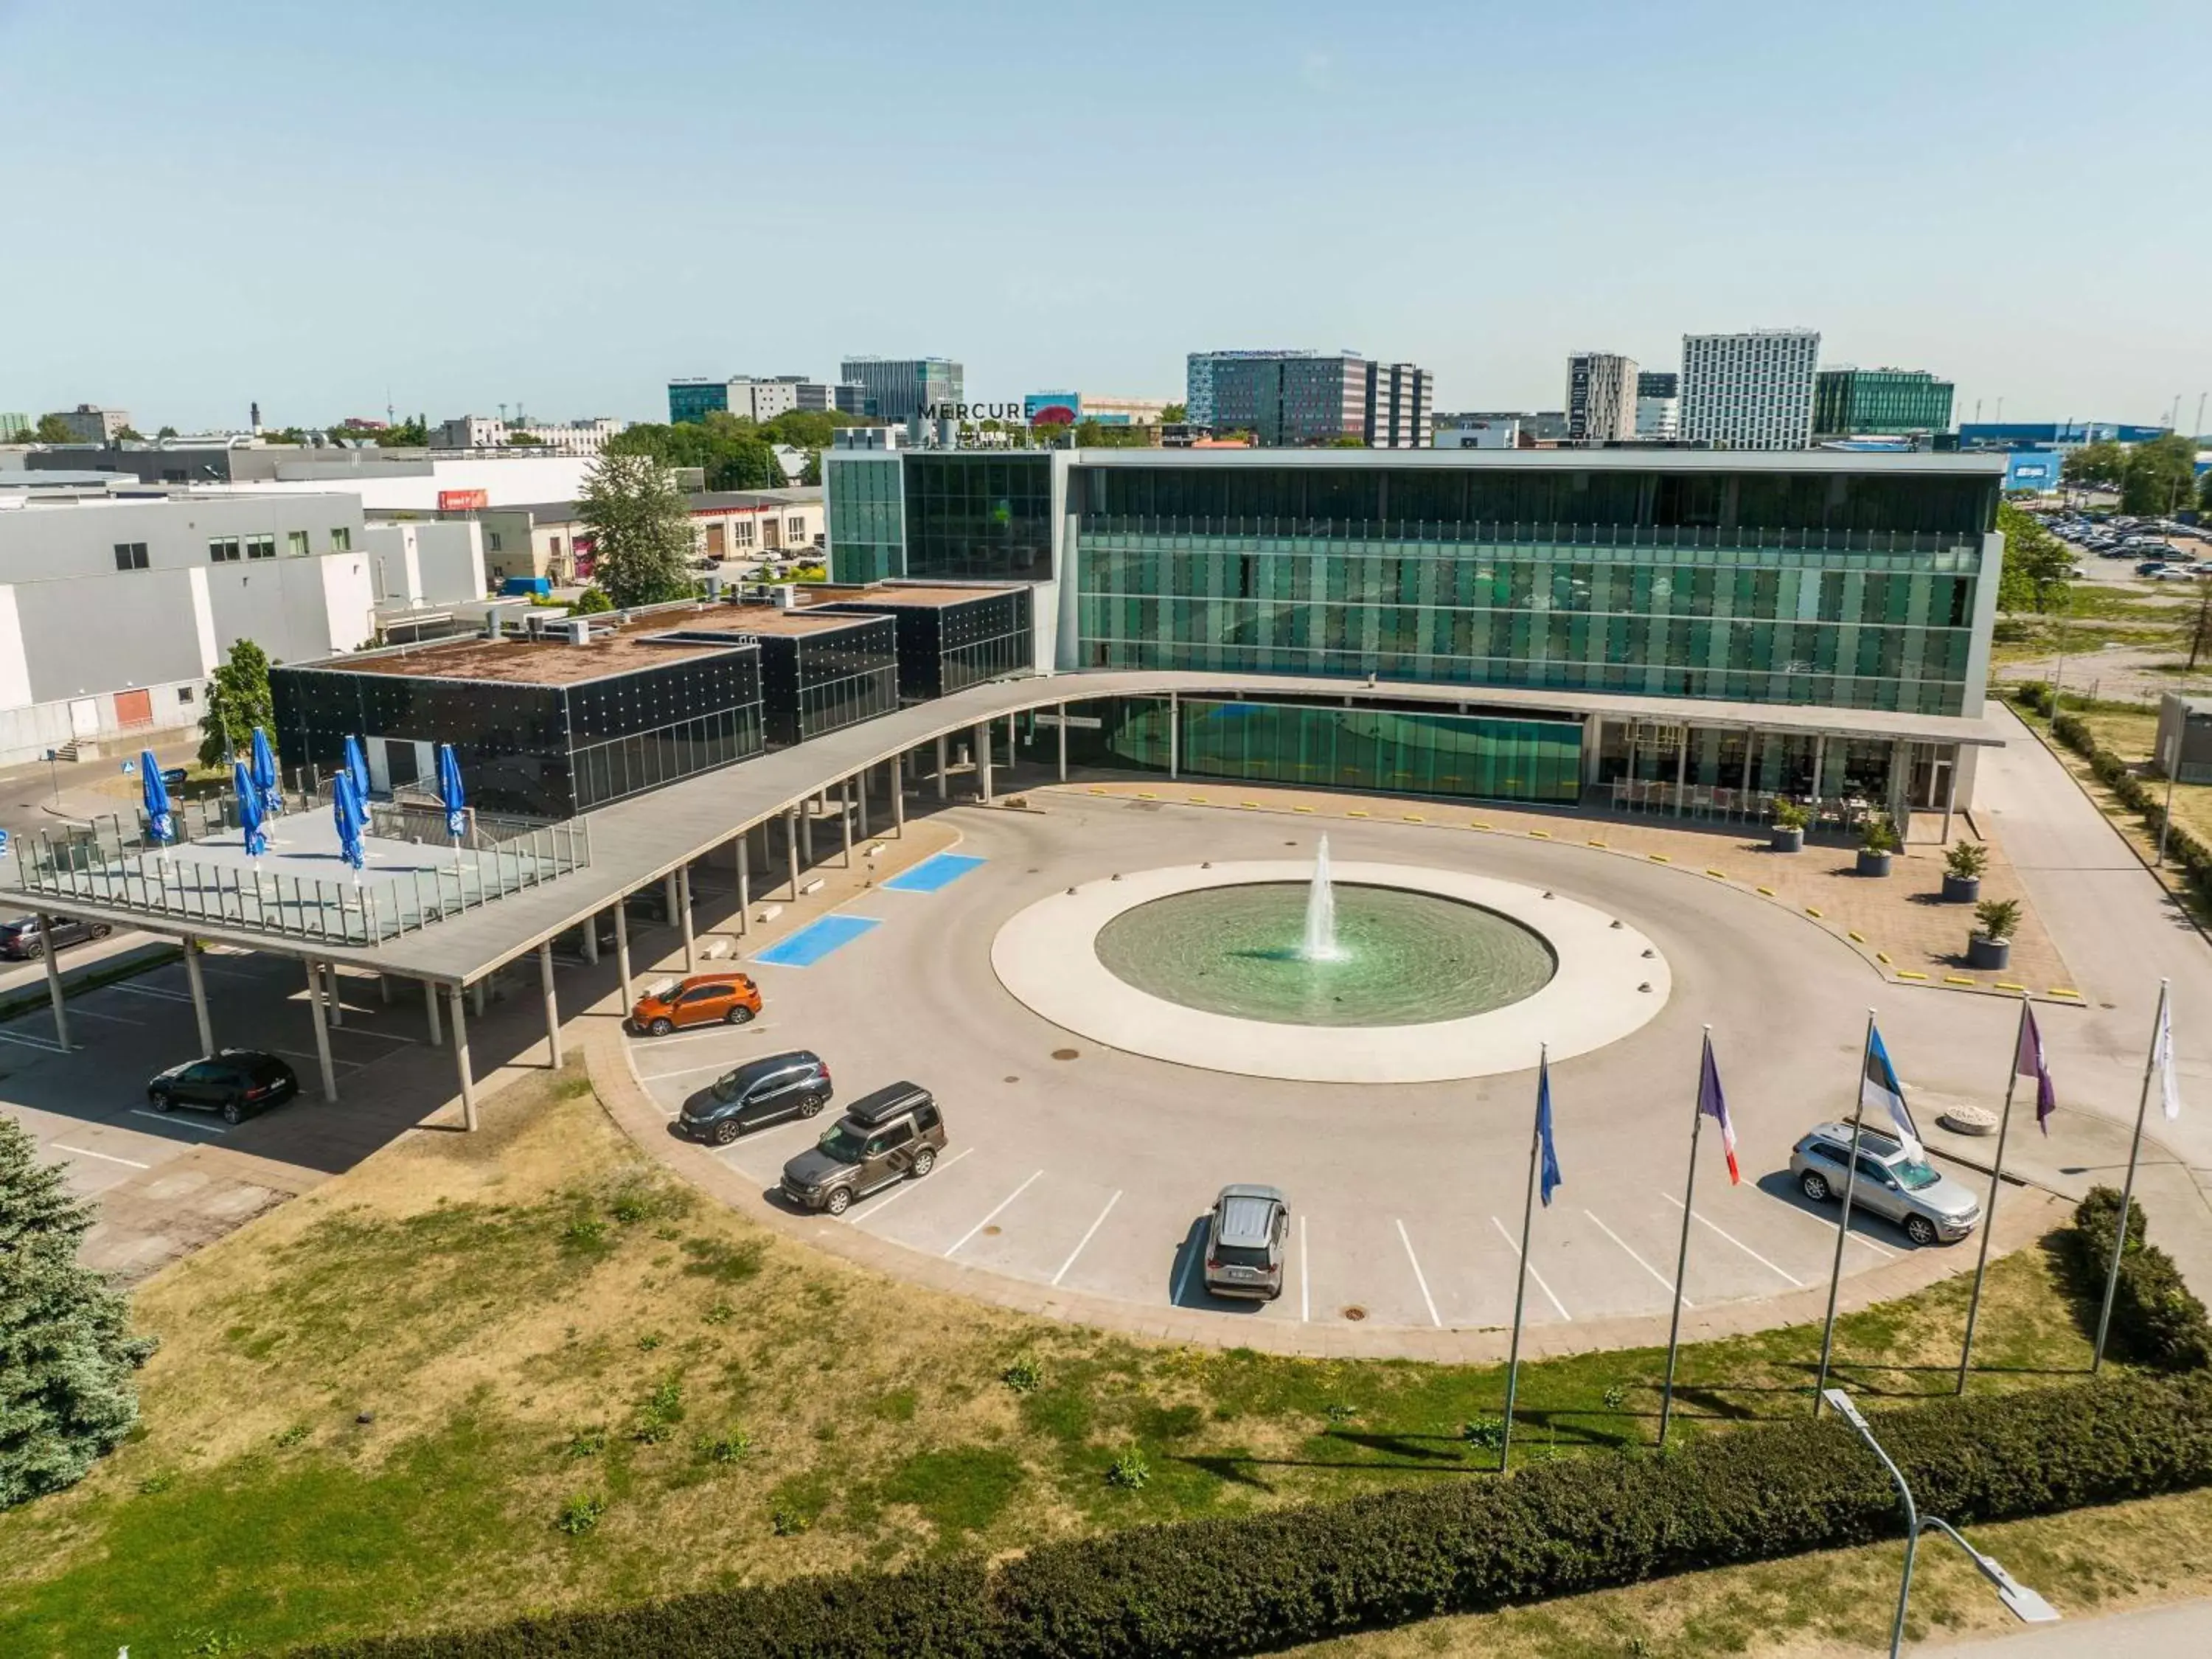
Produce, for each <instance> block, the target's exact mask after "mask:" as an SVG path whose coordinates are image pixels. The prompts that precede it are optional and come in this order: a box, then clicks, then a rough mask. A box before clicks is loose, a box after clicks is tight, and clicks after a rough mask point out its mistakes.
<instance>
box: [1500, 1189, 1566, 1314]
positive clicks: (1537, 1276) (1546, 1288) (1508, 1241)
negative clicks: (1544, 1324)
mask: <svg viewBox="0 0 2212 1659" xmlns="http://www.w3.org/2000/svg"><path fill="white" fill-rule="evenodd" d="M1490 1225H1492V1226H1493V1227H1495V1228H1497V1229H1498V1237H1500V1238H1502V1239H1504V1241H1505V1248H1506V1249H1509V1250H1510V1251H1512V1252H1513V1259H1514V1260H1515V1261H1519V1260H1520V1259H1521V1247H1520V1245H1518V1244H1517V1243H1515V1242H1514V1239H1513V1235H1512V1234H1511V1233H1509V1232H1507V1231H1505V1224H1504V1222H1502V1221H1500V1220H1499V1219H1498V1218H1497V1217H1496V1216H1492V1217H1491V1218H1490ZM1528 1277H1529V1278H1531V1279H1534V1280H1535V1281H1536V1288H1537V1289H1538V1290H1540V1291H1543V1293H1544V1294H1545V1295H1546V1296H1547V1297H1550V1298H1551V1303H1552V1305H1553V1307H1554V1308H1557V1309H1558V1310H1559V1317H1560V1318H1562V1319H1564V1320H1565V1321H1566V1322H1568V1323H1569V1324H1570V1325H1571V1324H1573V1323H1574V1322H1575V1316H1573V1315H1572V1314H1571V1313H1569V1312H1568V1311H1567V1305H1566V1304H1565V1303H1564V1302H1562V1301H1560V1300H1559V1297H1556V1296H1553V1295H1552V1287H1551V1286H1550V1285H1547V1284H1546V1283H1545V1282H1544V1275H1543V1274H1541V1273H1538V1272H1537V1271H1536V1269H1535V1267H1534V1264H1533V1263H1531V1264H1530V1266H1529V1268H1528Z"/></svg>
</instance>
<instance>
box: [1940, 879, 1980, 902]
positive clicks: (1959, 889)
mask: <svg viewBox="0 0 2212 1659" xmlns="http://www.w3.org/2000/svg"><path fill="white" fill-rule="evenodd" d="M1981 896H1982V878H1980V877H1979V876H1952V875H1947V876H1945V877H1944V878H1943V902H1944V903H1946V904H1972V903H1973V902H1975V901H1976V900H1978V899H1979V898H1980V897H1981Z"/></svg>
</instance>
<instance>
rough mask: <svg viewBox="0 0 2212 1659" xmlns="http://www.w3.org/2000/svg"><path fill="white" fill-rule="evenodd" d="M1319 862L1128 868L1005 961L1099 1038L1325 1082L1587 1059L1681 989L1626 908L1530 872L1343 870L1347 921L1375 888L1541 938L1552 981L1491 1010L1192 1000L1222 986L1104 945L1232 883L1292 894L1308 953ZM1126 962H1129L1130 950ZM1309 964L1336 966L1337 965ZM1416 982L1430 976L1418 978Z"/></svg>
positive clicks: (1047, 905)
mask: <svg viewBox="0 0 2212 1659" xmlns="http://www.w3.org/2000/svg"><path fill="white" fill-rule="evenodd" d="M1312 872H1313V866H1311V865H1310V864H1309V863H1304V862H1292V861H1290V860H1253V861H1250V862H1247V863H1231V864H1216V865H1214V866H1212V868H1210V869H1202V868H1200V866H1195V865H1185V866H1172V867H1169V868H1164V869H1156V870H1146V871H1137V872H1123V873H1122V874H1121V876H1120V877H1119V878H1114V879H1107V880H1100V881H1095V882H1091V883H1087V884H1084V885H1082V886H1079V887H1078V888H1076V889H1075V890H1073V891H1072V892H1064V893H1054V895H1052V896H1050V897H1048V898H1043V899H1040V900H1038V901H1037V902H1036V903H1034V904H1031V905H1030V906H1029V907H1028V908H1026V909H1024V910H1022V911H1020V912H1018V913H1017V914H1016V915H1014V916H1013V917H1012V918H1011V919H1010V920H1009V921H1007V922H1006V925H1005V926H1004V927H1001V928H1000V930H999V933H998V935H997V937H996V939H994V941H993V943H992V949H991V963H992V967H993V969H994V971H995V972H996V973H997V975H998V977H999V981H1000V984H1002V985H1003V986H1005V987H1006V990H1007V991H1008V992H1009V993H1010V994H1012V996H1014V997H1015V999H1016V1000H1018V1001H1020V1002H1022V1003H1023V1004H1024V1005H1025V1006H1028V1007H1029V1008H1030V1010H1031V1011H1032V1012H1036V1014H1038V1015H1040V1016H1041V1017H1042V1018H1045V1019H1047V1020H1048V1021H1050V1022H1051V1023H1052V1024H1055V1025H1057V1026H1060V1027H1061V1028H1063V1029H1065V1030H1069V1031H1073V1032H1075V1033H1077V1034H1079V1035H1080V1036H1086V1037H1089V1038H1090V1039H1091V1041H1093V1042H1100V1043H1103V1044H1105V1045H1107V1046H1109V1047H1110V1048H1120V1049H1123V1050H1125V1051H1127V1052H1129V1053H1132V1054H1148V1055H1151V1056H1152V1057H1154V1058H1156V1059H1159V1060H1169V1061H1171V1062H1173V1063H1176V1064H1178V1065H1183V1066H1199V1067H1203V1068H1205V1069H1207V1070H1211V1071H1220V1072H1232V1073H1242V1074H1244V1075H1247V1076H1253V1077H1273V1078H1283V1079H1299V1080H1303V1081H1310V1082H1323V1083H1429V1082H1441V1081H1445V1080H1448V1079H1456V1078H1471V1077H1488V1076H1494V1075H1498V1074H1500V1073H1509V1072H1518V1071H1526V1070H1530V1069H1533V1068H1534V1066H1535V1063H1536V1055H1537V1048H1538V1045H1539V1044H1540V1043H1545V1042H1548V1043H1549V1044H1550V1045H1551V1049H1552V1057H1553V1059H1554V1060H1565V1059H1567V1058H1570V1057H1571V1056H1572V1055H1575V1054H1584V1053H1587V1052H1589V1050H1591V1049H1593V1048H1601V1047H1603V1046H1604V1045H1605V1044H1607V1043H1609V1042H1617V1041H1619V1040H1620V1038H1622V1037H1625V1036H1628V1035H1629V1034H1630V1033H1631V1032H1632V1031H1634V1030H1638V1029H1639V1028H1640V1027H1642V1026H1643V1025H1644V1024H1646V1023H1647V1022H1648V1021H1650V1019H1651V1018H1653V1017H1654V1016H1656V1014H1657V1013H1658V1012H1659V1011H1660V1009H1661V1008H1662V1007H1663V1006H1665V1005H1666V1001H1667V998H1668V994H1669V991H1670V989H1671V987H1672V980H1671V976H1670V975H1669V973H1668V967H1667V962H1666V958H1665V957H1663V956H1662V955H1661V954H1660V953H1659V952H1658V951H1657V949H1656V946H1655V945H1653V943H1652V941H1651V940H1650V939H1649V938H1647V937H1646V936H1645V935H1644V934H1643V933H1640V932H1638V930H1637V929H1636V928H1634V927H1628V926H1618V927H1617V926H1615V925H1614V918H1613V916H1612V915H1608V914H1607V913H1606V912H1603V911H1601V910H1598V909H1596V908H1595V907H1592V906H1590V905H1586V904H1583V903H1581V902H1578V901H1577V900H1575V899H1572V898H1570V897H1567V896H1565V895H1564V894H1561V895H1559V896H1555V897H1550V898H1547V897H1546V896H1544V894H1543V893H1542V892H1541V891H1540V890H1537V889H1535V888H1532V887H1526V886H1523V885H1522V884H1519V883H1517V882H1509V881H1502V880H1499V879H1498V878H1493V877H1489V876H1482V875H1476V874H1473V873H1471V872H1464V871H1456V870H1439V869H1430V868H1424V867H1420V866H1411V865H1397V864H1368V863H1346V864H1340V865H1338V866H1336V867H1335V870H1334V878H1335V886H1336V895H1337V898H1338V900H1339V902H1340V907H1341V908H1340V928H1341V927H1343V926H1344V913H1345V912H1346V911H1348V910H1349V908H1350V902H1349V900H1348V899H1347V892H1348V891H1358V892H1359V893H1361V894H1362V895H1363V897H1364V892H1365V890H1383V892H1384V893H1385V894H1386V895H1389V896H1390V899H1391V901H1392V902H1396V899H1397V897H1398V896H1407V895H1410V896H1414V897H1416V898H1419V897H1426V898H1428V899H1433V900H1437V901H1441V902H1443V905H1444V906H1446V907H1447V909H1448V911H1449V913H1451V914H1452V915H1455V917H1456V916H1458V915H1463V914H1464V913H1465V912H1466V911H1468V910H1473V911H1477V912H1482V913H1486V914H1487V915H1488V917H1489V918H1491V920H1492V921H1494V922H1498V923H1502V924H1504V925H1505V926H1507V927H1512V928H1514V929H1516V937H1518V936H1519V935H1521V934H1526V935H1533V936H1534V941H1536V942H1537V943H1538V948H1539V949H1540V950H1541V951H1542V952H1543V953H1544V955H1545V956H1546V957H1548V959H1549V962H1550V963H1551V967H1552V971H1551V973H1550V975H1549V976H1548V977H1547V978H1545V979H1543V980H1542V981H1541V983H1540V984H1539V985H1538V986H1537V987H1536V988H1534V989H1533V990H1529V991H1528V992H1527V993H1526V994H1520V995H1517V996H1516V997H1514V998H1513V999H1512V1000H1508V1001H1505V1002H1504V1004H1503V1005H1502V1006H1490V1007H1487V1008H1483V1009H1480V1010H1479V1011H1476V1012H1455V1011H1454V1010H1451V1009H1449V1008H1447V1009H1443V1010H1442V1011H1441V1014H1442V1017H1437V1014H1438V1012H1439V1011H1437V1010H1430V1009H1424V1010H1416V1011H1415V1017H1410V1018H1409V1017H1407V1016H1406V1015H1404V1014H1403V1013H1401V1014H1397V1015H1390V1016H1388V1017H1387V1019H1388V1023H1382V1024H1326V1023H1320V1022H1318V1021H1309V1020H1306V1019H1304V1018H1299V1017H1298V1016H1299V1013H1300V1011H1299V1010H1297V1009H1295V1008H1286V1007H1281V1006H1276V1007H1274V1008H1273V1009H1272V1010H1270V1011H1269V1012H1273V1014H1275V1015H1277V1016H1279V1017H1274V1018H1250V1017H1248V1015H1247V1014H1244V1013H1240V1012H1222V1011H1220V1010H1219V1009H1218V1008H1214V1007H1207V1006H1193V1003H1192V1002H1189V1001H1184V1000H1176V999H1177V997H1180V996H1182V995H1186V994H1189V995H1193V996H1194V1000H1195V1001H1196V1002H1199V1003H1203V1002H1205V1001H1206V1000H1208V998H1207V995H1206V994H1193V993H1189V992H1188V990H1187V989H1186V988H1185V987H1182V986H1181V985H1178V984H1176V983H1175V982H1173V981H1169V982H1161V981H1150V982H1148V984H1146V985H1139V984H1133V983H1131V982H1130V981H1129V980H1128V979H1127V978H1124V977H1123V976H1122V975H1121V974H1120V973H1117V972H1116V971H1115V969H1114V968H1112V967H1110V966H1109V963H1108V961H1107V959H1106V956H1105V955H1103V954H1102V947H1103V951H1104V952H1106V953H1109V954H1111V953H1114V952H1115V943H1114V941H1113V940H1111V939H1106V938H1104V937H1103V936H1104V935H1105V933H1106V930H1107V929H1108V928H1109V926H1110V925H1111V924H1113V923H1115V921H1116V920H1117V918H1121V917H1123V916H1126V915H1130V913H1132V912H1135V911H1138V910H1139V909H1140V908H1143V907H1146V906H1148V905H1152V904H1154V903H1156V902H1159V901H1162V900H1166V899H1170V898H1176V897H1177V896H1182V895H1188V894H1198V893H1206V894H1208V895H1209V896H1210V895H1211V894H1212V893H1213V892H1215V891H1217V890H1227V891H1229V897H1230V899H1231V900H1232V901H1237V902H1241V900H1242V899H1243V895H1237V894H1236V893H1234V892H1233V890H1236V889H1240V888H1244V889H1249V888H1252V887H1255V886H1270V885H1273V886H1277V887H1279V888H1287V889H1289V890H1290V896H1289V898H1288V902H1287V908H1286V910H1285V914H1286V915H1288V916H1289V917H1290V919H1291V933H1290V936H1289V939H1287V940H1286V941H1285V943H1286V944H1287V945H1289V946H1291V948H1292V949H1293V951H1295V947H1296V945H1297V942H1298V933H1297V920H1296V915H1297V896H1298V895H1302V894H1303V893H1304V890H1305V889H1306V886H1307V884H1308V882H1309V880H1310V877H1311V875H1312ZM1340 937H1345V938H1346V939H1349V933H1340ZM1216 943H1217V944H1218V941H1216ZM1257 948H1261V949H1272V948H1273V947H1272V946H1268V945H1261V946H1259V947H1257ZM1647 951H1649V952H1650V955H1649V956H1647V955H1646V954H1645V953H1646V952H1647ZM1120 959H1121V961H1122V963H1123V965H1124V966H1125V967H1126V966H1127V965H1128V960H1129V959H1128V957H1127V955H1126V954H1123V955H1121V957H1120ZM1352 960H1353V961H1354V962H1355V963H1356V962H1357V956H1356V946H1355V956H1354V957H1353V959H1352ZM1299 965H1300V966H1302V967H1304V968H1306V969H1310V970H1315V969H1317V970H1318V971H1320V972H1322V973H1326V972H1328V971H1329V970H1330V969H1333V968H1334V967H1335V966H1336V964H1316V963H1302V964H1299ZM1415 966H1416V967H1418V963H1416V964H1415ZM1207 977H1210V975H1207ZM1408 982H1409V983H1411V984H1413V985H1414V986H1417V987H1419V986H1420V985H1421V984H1422V983H1423V981H1421V980H1420V979H1419V975H1415V976H1414V977H1413V979H1412V980H1411V981H1408ZM1170 991H1172V992H1174V993H1175V994H1174V995H1170V994H1163V993H1165V992H1170Z"/></svg>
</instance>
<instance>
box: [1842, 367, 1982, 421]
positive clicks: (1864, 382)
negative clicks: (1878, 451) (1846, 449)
mask: <svg viewBox="0 0 2212 1659" xmlns="http://www.w3.org/2000/svg"><path fill="white" fill-rule="evenodd" d="M1951 392H1952V386H1951V382H1950V381H1948V380H1937V379H1936V377H1935V376H1934V375H1933V374H1929V372H1928V371H1927V370H1926V369H1924V368H1824V369H1822V370H1821V371H1820V374H1819V376H1818V377H1817V378H1816V379H1815V380H1814V388H1813V430H1814V432H1816V433H1818V434H1820V435H1821V436H1822V437H1828V438H1847V437H1851V436H1854V435H1858V436H1869V437H1872V436H1882V437H1896V436H1903V435H1908V434H1911V433H1916V432H1948V431H1949V430H1950V429H1951Z"/></svg>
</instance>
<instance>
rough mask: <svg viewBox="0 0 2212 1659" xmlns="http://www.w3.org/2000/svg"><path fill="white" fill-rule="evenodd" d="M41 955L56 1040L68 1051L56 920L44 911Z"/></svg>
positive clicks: (66, 1012) (40, 938)
mask: <svg viewBox="0 0 2212 1659" xmlns="http://www.w3.org/2000/svg"><path fill="white" fill-rule="evenodd" d="M39 954H40V956H42V957H45V958H46V1000H48V1001H49V1002H51V1003H52V1004H53V1006H54V1040H55V1041H56V1042H59V1043H60V1044H61V1045H62V1047H63V1048H64V1049H66V1048H68V1047H69V1046H70V1040H69V1010H68V1009H66V1008H64V1006H62V965H61V963H59V962H58V961H56V960H55V959H54V919H53V918H52V916H50V915H46V912H45V911H43V910H42V911H40V913H39Z"/></svg>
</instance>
